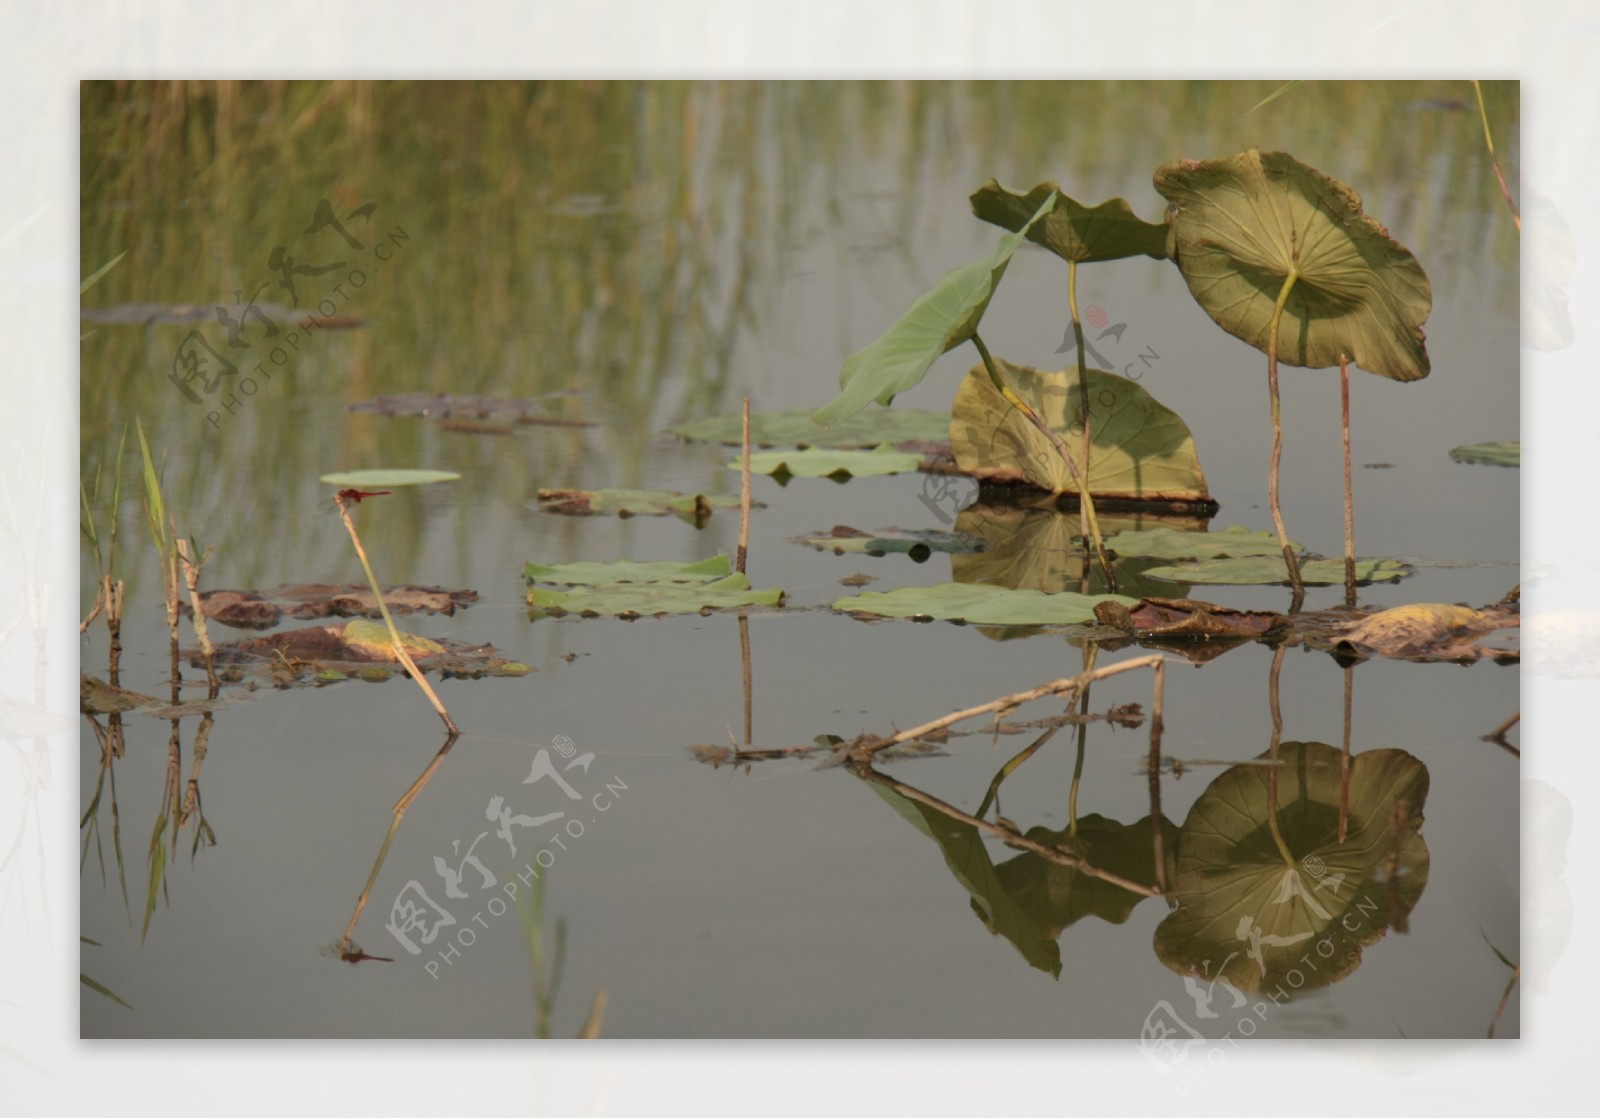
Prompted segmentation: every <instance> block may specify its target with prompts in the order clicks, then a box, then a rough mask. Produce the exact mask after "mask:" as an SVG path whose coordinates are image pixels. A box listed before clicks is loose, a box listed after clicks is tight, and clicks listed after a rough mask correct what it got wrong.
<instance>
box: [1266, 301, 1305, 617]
mask: <svg viewBox="0 0 1600 1119" xmlns="http://www.w3.org/2000/svg"><path fill="white" fill-rule="evenodd" d="M1297 275H1298V274H1297V273H1294V272H1291V273H1289V276H1288V278H1287V279H1285V280H1284V281H1283V288H1282V289H1281V290H1280V291H1279V292H1278V301H1277V303H1276V304H1274V305H1273V308H1272V319H1271V321H1270V322H1269V323H1268V324H1267V392H1268V394H1269V395H1270V396H1271V398H1272V461H1271V464H1270V465H1269V466H1268V468H1267V504H1268V505H1269V506H1271V508H1272V527H1273V528H1275V529H1276V530H1277V532H1278V544H1279V545H1280V546H1281V547H1282V548H1283V562H1284V564H1285V565H1287V567H1288V568H1289V583H1290V586H1291V587H1293V589H1294V603H1293V605H1292V606H1291V607H1290V611H1289V612H1290V613H1296V612H1298V611H1299V609H1300V604H1301V602H1302V601H1304V599H1305V595H1306V589H1305V586H1304V585H1303V584H1302V583H1301V582H1300V565H1299V564H1298V563H1297V562H1295V558H1294V547H1293V545H1291V544H1290V543H1289V532H1288V530H1287V529H1285V528H1284V527H1283V512H1282V510H1280V509H1279V507H1278V461H1279V460H1280V459H1281V458H1282V457H1283V423H1282V420H1281V417H1280V414H1279V407H1278V323H1279V321H1280V320H1281V319H1282V318H1283V305H1284V304H1285V303H1287V302H1288V301H1289V292H1290V291H1291V290H1292V289H1293V288H1294V282H1295V279H1296V278H1297Z"/></svg>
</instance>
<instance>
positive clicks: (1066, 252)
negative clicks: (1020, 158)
mask: <svg viewBox="0 0 1600 1119" xmlns="http://www.w3.org/2000/svg"><path fill="white" fill-rule="evenodd" d="M1060 190H1061V188H1060V187H1059V186H1058V185H1056V183H1054V182H1045V183H1040V184H1039V185H1038V186H1036V187H1034V188H1033V189H1032V190H1030V191H1029V192H1028V193H1027V194H1014V193H1012V192H1011V191H1009V190H1006V189H1005V188H1004V187H1002V186H1001V185H1000V183H999V182H998V181H997V180H995V179H990V180H989V181H988V182H986V183H984V184H983V185H982V186H981V187H979V188H978V189H977V190H975V191H973V192H972V212H973V214H974V215H976V216H977V217H980V218H982V219H983V220H984V221H986V222H992V223H993V224H995V225H998V226H1003V227H1004V228H1006V229H1010V230H1013V231H1015V230H1017V229H1020V228H1022V227H1023V226H1025V225H1027V224H1028V217H1029V215H1030V214H1035V213H1037V212H1038V210H1039V207H1040V206H1042V205H1043V204H1044V202H1045V200H1046V199H1047V198H1050V197H1052V196H1053V197H1054V198H1055V205H1054V206H1053V207H1052V208H1051V210H1050V211H1049V212H1048V213H1047V214H1045V216H1044V218H1043V220H1041V221H1038V222H1035V223H1033V225H1032V227H1031V228H1030V229H1029V230H1028V240H1030V241H1032V242H1034V243H1035V244H1039V245H1043V246H1044V247H1045V248H1047V249H1049V250H1050V251H1051V252H1053V253H1055V254H1056V255H1057V256H1059V257H1061V258H1062V259H1063V260H1070V261H1075V262H1077V263H1079V264H1086V263H1089V262H1092V261H1097V260H1121V259H1122V258H1124V257H1130V256H1140V255H1143V256H1149V257H1154V258H1155V259H1157V260H1164V259H1166V255H1167V227H1166V226H1165V225H1160V224H1156V223H1152V222H1147V221H1143V220H1141V219H1140V218H1139V217H1138V216H1137V215H1135V214H1134V212H1133V209H1132V207H1130V206H1129V205H1128V203H1127V202H1126V201H1124V200H1123V199H1121V198H1113V199H1111V200H1110V201H1108V202H1102V203H1100V205H1098V206H1085V205H1083V204H1082V203H1081V202H1077V201H1074V200H1073V199H1071V198H1068V197H1067V196H1066V195H1065V194H1061V193H1060Z"/></svg>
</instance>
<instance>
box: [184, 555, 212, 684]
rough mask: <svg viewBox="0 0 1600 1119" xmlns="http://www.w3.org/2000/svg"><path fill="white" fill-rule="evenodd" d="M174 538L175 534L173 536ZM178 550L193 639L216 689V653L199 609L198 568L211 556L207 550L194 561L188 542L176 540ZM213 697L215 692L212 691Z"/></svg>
mask: <svg viewBox="0 0 1600 1119" xmlns="http://www.w3.org/2000/svg"><path fill="white" fill-rule="evenodd" d="M174 535H175V536H176V534H174ZM176 545H177V549H178V562H179V563H180V564H182V565H183V582H184V586H185V587H187V588H188V591H189V620H190V621H191V622H192V623H193V624H194V637H195V640H196V641H197V642H198V643H199V645H200V652H201V654H202V655H203V656H204V657H205V658H206V679H207V680H208V681H209V682H210V684H211V687H212V688H213V689H215V688H216V687H217V671H216V651H215V650H214V649H213V648H212V647H211V634H210V633H209V632H208V631H207V629H206V615H205V611H204V610H202V609H201V608H200V568H201V566H202V565H203V564H204V563H205V562H206V559H208V558H209V557H210V555H211V552H210V550H209V549H207V551H206V554H205V556H202V557H201V558H200V559H198V560H196V559H195V558H194V557H192V556H191V555H190V554H189V541H187V540H176ZM212 694H213V695H215V691H214V690H213V693H212Z"/></svg>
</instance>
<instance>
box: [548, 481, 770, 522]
mask: <svg viewBox="0 0 1600 1119" xmlns="http://www.w3.org/2000/svg"><path fill="white" fill-rule="evenodd" d="M538 501H539V512H541V513H561V514H564V515H566V516H569V517H589V516H595V515H598V514H606V513H613V514H615V515H616V516H618V517H664V516H666V515H667V514H668V513H671V514H673V515H674V516H676V517H679V518H681V519H682V520H685V521H688V522H689V523H690V524H693V525H697V526H698V525H702V524H704V523H705V522H706V520H707V519H708V518H709V517H710V516H711V514H712V512H713V511H714V510H717V509H737V508H739V498H738V497H737V496H728V495H707V494H703V493H691V494H684V493H679V492H677V491H676V490H618V489H603V490H563V489H542V490H540V491H539V494H538ZM750 508H752V509H757V508H765V506H763V505H762V504H761V502H759V501H752V502H751V503H750Z"/></svg>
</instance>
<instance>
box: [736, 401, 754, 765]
mask: <svg viewBox="0 0 1600 1119" xmlns="http://www.w3.org/2000/svg"><path fill="white" fill-rule="evenodd" d="M741 444H742V446H743V448H744V450H743V453H742V454H741V456H740V462H739V550H738V551H737V552H736V553H735V554H734V564H733V566H734V570H735V571H737V572H738V573H739V574H740V575H743V574H744V557H745V552H746V551H747V550H748V547H749V544H750V398H749V397H748V396H747V397H745V398H744V435H743V438H742V439H741ZM746 741H747V742H748V741H749V739H748V738H747V739H746Z"/></svg>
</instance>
